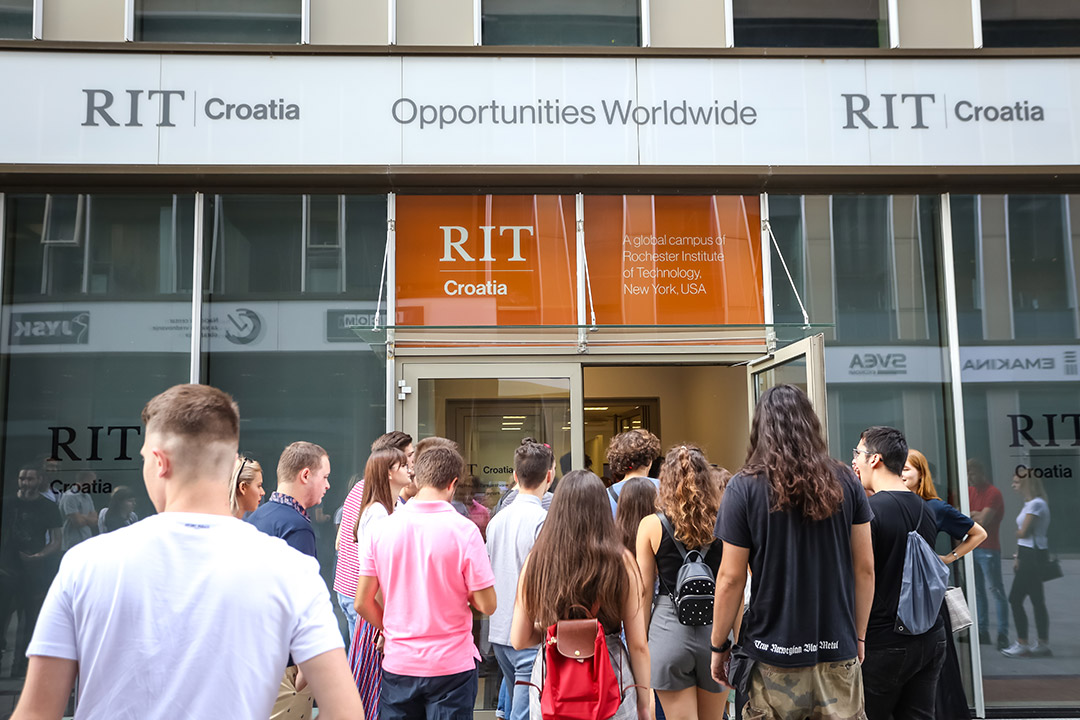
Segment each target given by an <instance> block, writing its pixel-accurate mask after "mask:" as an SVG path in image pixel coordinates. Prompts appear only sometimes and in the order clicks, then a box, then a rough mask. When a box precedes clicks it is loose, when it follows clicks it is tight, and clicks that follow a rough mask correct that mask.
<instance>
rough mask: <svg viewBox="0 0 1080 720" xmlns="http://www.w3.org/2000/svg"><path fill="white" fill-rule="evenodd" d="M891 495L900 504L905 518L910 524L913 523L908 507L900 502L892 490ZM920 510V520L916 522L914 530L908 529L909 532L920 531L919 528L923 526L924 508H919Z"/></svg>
mask: <svg viewBox="0 0 1080 720" xmlns="http://www.w3.org/2000/svg"><path fill="white" fill-rule="evenodd" d="M889 497H890V498H891V499H892V501H893V502H894V503H896V504H897V505H899V506H900V512H901V514H903V515H904V518H905V519H906V520H907V521H908V525H911V515H910V514H909V513H908V509H907V508H906V507H904V503H902V502H900V501H899V500H898V499H897V498H896V496H895V495H893V494H892V493H891V492H890V493H889ZM919 511H920V512H919V522H917V523H915V528H914V530H908V532H918V531H919V528H920V527H922V508H919Z"/></svg>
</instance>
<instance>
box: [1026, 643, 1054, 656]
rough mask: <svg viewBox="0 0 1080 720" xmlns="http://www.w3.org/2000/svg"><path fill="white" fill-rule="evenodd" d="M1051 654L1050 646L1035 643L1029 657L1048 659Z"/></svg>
mask: <svg viewBox="0 0 1080 720" xmlns="http://www.w3.org/2000/svg"><path fill="white" fill-rule="evenodd" d="M1053 654H1054V653H1052V652H1050V646H1049V645H1047V644H1046V643H1044V642H1037V643H1035V644H1034V645H1032V646H1031V657H1050V656H1051V655H1053Z"/></svg>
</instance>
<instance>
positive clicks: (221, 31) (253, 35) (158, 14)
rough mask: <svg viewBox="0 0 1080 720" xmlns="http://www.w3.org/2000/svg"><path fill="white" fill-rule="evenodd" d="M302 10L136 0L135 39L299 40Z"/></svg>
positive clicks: (284, 4)
mask: <svg viewBox="0 0 1080 720" xmlns="http://www.w3.org/2000/svg"><path fill="white" fill-rule="evenodd" d="M5 1H7V0H0V2H5ZM301 13H302V8H301V0H214V2H202V1H199V2H193V1H192V0H135V39H136V40H141V41H144V42H196V43H267V44H295V43H299V42H300V39H301V38H300V32H301V31H300V26H301Z"/></svg>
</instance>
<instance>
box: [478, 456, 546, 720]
mask: <svg viewBox="0 0 1080 720" xmlns="http://www.w3.org/2000/svg"><path fill="white" fill-rule="evenodd" d="M554 478H555V453H553V452H552V451H551V448H550V447H548V446H547V445H545V444H543V443H539V442H536V441H535V440H533V439H532V438H531V437H527V438H525V439H524V440H522V441H521V445H519V446H518V448H517V450H515V451H514V480H515V481H516V482H517V487H518V494H517V497H515V498H514V501H513V502H512V503H510V505H508V506H507V507H506V509H504V510H503V511H502V512H501V513H499V514H498V515H496V516H495V517H494V518H492V519H491V523H490V524H489V525H488V528H487V551H488V558H490V560H491V570H492V572H493V573H494V574H495V597H496V600H497V606H496V608H495V612H494V613H493V614H492V616H491V626H490V630H489V631H488V640H490V642H491V647H492V650H493V651H494V652H495V659H496V660H497V661H498V663H499V669H500V670H502V674H503V681H504V682H505V683H506V689H507V706H508V707H507V710H506V718H507V719H508V720H526V718H528V717H529V688H528V686H527V685H524V684H521V685H518V684H517V683H518V682H522V683H527V682H528V681H529V676H530V674H531V673H532V666H533V661H534V660H535V659H536V652H537V649H538V648H536V647H529V648H525V649H524V650H515V649H514V648H513V647H512V646H511V645H510V624H511V621H512V620H513V617H514V596H515V593H516V592H517V582H518V576H519V575H520V574H521V568H522V567H523V566H524V565H525V558H526V557H527V556H528V554H529V552H530V551H531V550H532V548H533V545H534V544H535V543H536V536H537V535H538V534H539V533H540V527H541V526H542V525H543V524H544V519H545V518H546V517H547V510H545V509H544V507H543V505H542V500H543V497H544V495H545V493H547V489H548V486H549V485H551V481H552V480H553V479H554Z"/></svg>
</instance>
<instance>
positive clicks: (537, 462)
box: [514, 437, 555, 490]
mask: <svg viewBox="0 0 1080 720" xmlns="http://www.w3.org/2000/svg"><path fill="white" fill-rule="evenodd" d="M553 467H555V453H553V452H552V451H551V448H550V447H548V446H547V445H545V444H544V443H540V442H537V441H536V440H533V439H532V438H531V437H527V438H525V439H523V440H522V441H521V444H520V445H518V448H517V450H515V451H514V472H515V473H516V474H517V479H518V484H520V485H521V487H523V488H525V489H526V490H532V489H533V488H538V487H540V483H542V482H544V478H545V477H547V473H548V470H551V468H553Z"/></svg>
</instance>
